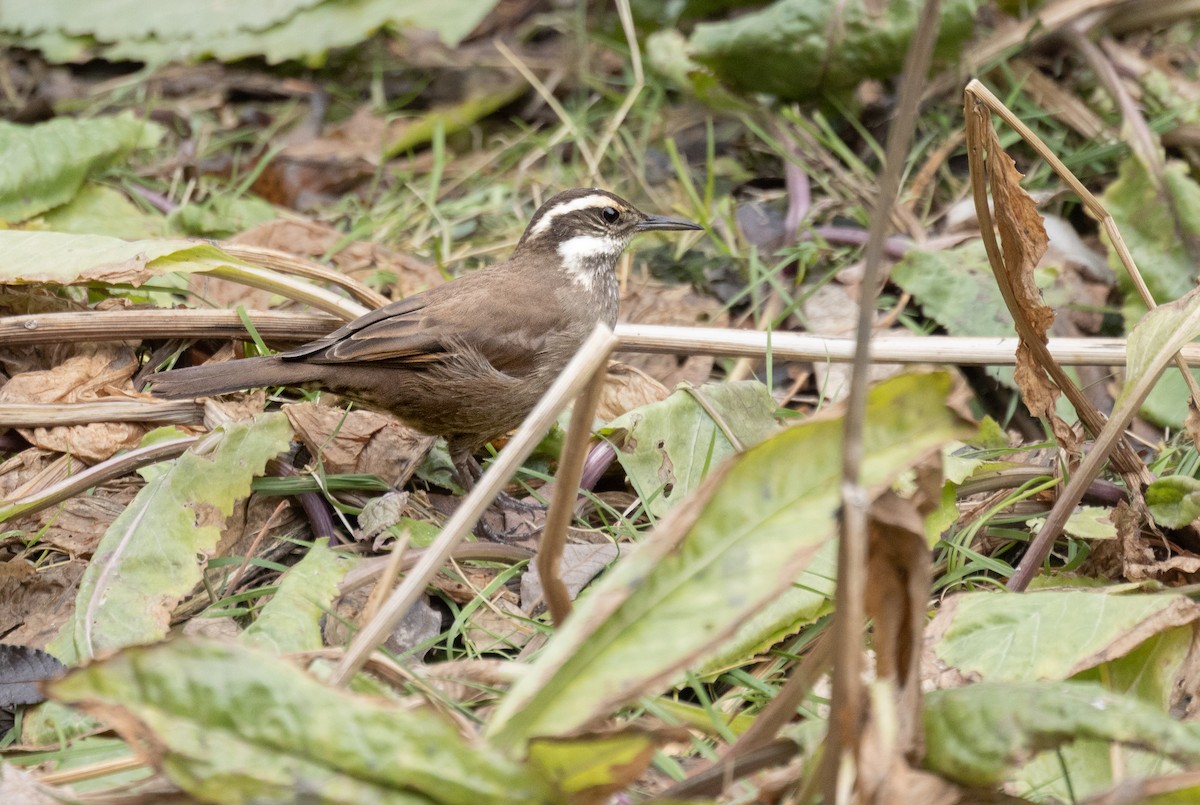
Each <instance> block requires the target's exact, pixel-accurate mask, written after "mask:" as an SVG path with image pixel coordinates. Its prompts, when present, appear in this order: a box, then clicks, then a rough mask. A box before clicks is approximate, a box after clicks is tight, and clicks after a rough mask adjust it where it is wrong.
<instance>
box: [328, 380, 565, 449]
mask: <svg viewBox="0 0 1200 805" xmlns="http://www.w3.org/2000/svg"><path fill="white" fill-rule="evenodd" d="M333 374H334V375H335V376H333V377H330V378H328V379H327V380H324V381H322V382H321V383H320V385H321V387H322V388H324V389H326V390H328V391H331V392H333V393H335V394H339V395H341V396H344V397H346V398H347V399H350V400H354V401H355V402H358V403H360V404H362V405H365V406H367V407H369V408H374V409H376V410H381V411H386V412H388V413H391V414H393V415H394V416H395V417H396V418H398V419H399V420H400V421H402V422H404V423H405V424H406V425H409V426H410V427H413V428H416V429H417V430H419V431H422V432H424V433H428V434H431V435H434V436H449V435H451V434H472V435H475V436H478V437H479V442H480V443H483V442H486V441H487V440H489V439H491V438H493V437H496V436H499V435H501V434H503V433H505V432H507V431H509V430H511V429H513V428H515V427H516V426H517V425H519V424H520V423H521V422H522V421H523V420H524V419H525V417H526V415H527V414H528V413H529V411H530V410H532V408H533V406H534V405H536V404H537V401H538V400H539V399H540V398H541V396H542V395H543V394H544V393H545V392H546V389H548V388H549V387H550V384H551V383H552V382H553V380H554V376H555V375H556V374H557V373H554V374H550V375H547V376H543V375H542V374H541V373H538V374H537V375H534V376H526V377H519V378H518V377H513V376H510V375H507V374H503V373H500V372H496V371H495V370H490V371H463V369H462V367H458V368H456V369H453V370H440V371H439V370H438V369H437V368H433V369H429V370H413V369H408V368H397V369H395V370H393V371H386V370H384V371H381V367H378V366H376V367H370V368H367V367H363V368H359V367H350V366H343V367H338V371H337V372H336V373H333Z"/></svg>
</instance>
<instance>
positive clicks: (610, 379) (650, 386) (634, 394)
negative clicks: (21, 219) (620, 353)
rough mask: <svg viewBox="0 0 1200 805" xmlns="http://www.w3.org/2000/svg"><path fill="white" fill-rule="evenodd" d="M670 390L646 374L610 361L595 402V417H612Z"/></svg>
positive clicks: (605, 419) (644, 403) (624, 364)
mask: <svg viewBox="0 0 1200 805" xmlns="http://www.w3.org/2000/svg"><path fill="white" fill-rule="evenodd" d="M669 396H671V391H670V390H669V389H668V388H667V387H666V386H664V385H663V384H662V383H659V382H658V381H657V380H655V379H654V378H653V377H651V376H650V375H648V374H646V373H645V372H643V371H642V370H641V369H638V368H637V367H636V366H630V365H629V364H627V363H619V362H613V363H612V364H610V365H609V367H608V375H607V377H606V378H605V381H604V391H603V394H602V395H601V397H600V402H599V403H598V404H597V405H596V419H599V420H601V421H603V422H608V421H610V420H613V419H616V418H617V417H619V416H621V414H624V413H626V412H627V411H632V410H633V409H634V408H640V407H641V406H643V405H649V404H650V403H655V402H662V401H663V400H665V399H667V397H669Z"/></svg>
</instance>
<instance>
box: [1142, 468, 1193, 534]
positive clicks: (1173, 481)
mask: <svg viewBox="0 0 1200 805" xmlns="http://www.w3.org/2000/svg"><path fill="white" fill-rule="evenodd" d="M1146 505H1147V506H1148V507H1149V509H1150V514H1152V515H1154V522H1156V523H1158V524H1159V525H1165V526H1166V527H1167V528H1183V527H1184V526H1186V525H1188V524H1189V523H1191V522H1192V521H1193V520H1195V519H1196V518H1197V517H1200V481H1198V480H1196V479H1195V478H1192V477H1190V476H1187V475H1164V476H1163V477H1162V478H1159V479H1158V480H1157V481H1154V482H1153V483H1151V484H1150V486H1148V487H1146Z"/></svg>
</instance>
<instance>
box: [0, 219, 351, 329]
mask: <svg viewBox="0 0 1200 805" xmlns="http://www.w3.org/2000/svg"><path fill="white" fill-rule="evenodd" d="M193 271H195V272H203V273H206V274H208V275H209V276H213V277H217V278H219V279H224V280H229V281H231V282H240V283H243V284H245V285H250V286H252V287H255V288H263V289H265V290H269V291H271V292H273V293H279V294H282V295H284V296H287V297H288V298H290V299H295V300H297V301H300V302H304V303H305V304H309V305H312V306H313V307H316V308H319V309H321V310H325V311H328V312H330V313H333V314H335V315H338V316H342V317H344V318H346V319H352V318H355V317H357V316H361V315H362V314H363V313H365V312H366V310H365V309H364V308H363V307H362V305H360V304H358V303H357V302H352V301H350V300H347V299H345V298H344V297H341V296H339V295H337V294H335V293H332V292H330V291H326V290H325V289H323V288H320V287H318V286H316V285H313V284H312V283H310V282H307V281H305V280H301V279H297V278H295V277H286V276H283V275H281V274H276V273H274V272H271V271H266V270H264V269H261V268H258V267H257V266H253V265H251V264H249V263H246V262H243V261H241V260H235V259H234V258H232V257H230V256H229V255H227V254H225V253H224V252H222V251H221V250H220V249H218V248H216V247H215V246H210V245H209V244H207V243H197V242H195V241H186V240H132V241H127V240H120V239H118V238H111V237H108V236H107V235H72V234H67V233H63V232H28V231H23V232H16V231H11V230H0V285H4V284H12V285H17V284H22V283H58V284H61V285H70V284H73V283H86V282H102V283H109V284H129V285H133V286H138V285H141V284H143V283H145V282H148V281H150V280H151V279H153V278H155V277H158V276H160V275H162V274H167V273H171V272H193Z"/></svg>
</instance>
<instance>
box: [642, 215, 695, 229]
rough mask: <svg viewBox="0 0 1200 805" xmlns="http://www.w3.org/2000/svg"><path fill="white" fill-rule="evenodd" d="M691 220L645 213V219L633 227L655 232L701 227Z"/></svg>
mask: <svg viewBox="0 0 1200 805" xmlns="http://www.w3.org/2000/svg"><path fill="white" fill-rule="evenodd" d="M703 228H704V227H702V226H698V225H696V224H693V223H692V222H691V221H681V220H680V219H678V218H667V217H666V216H664V215H647V216H646V218H645V220H643V221H641V222H639V223H638V225H637V226H636V227H634V229H636V230H637V231H638V232H657V231H666V230H673V229H703Z"/></svg>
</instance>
